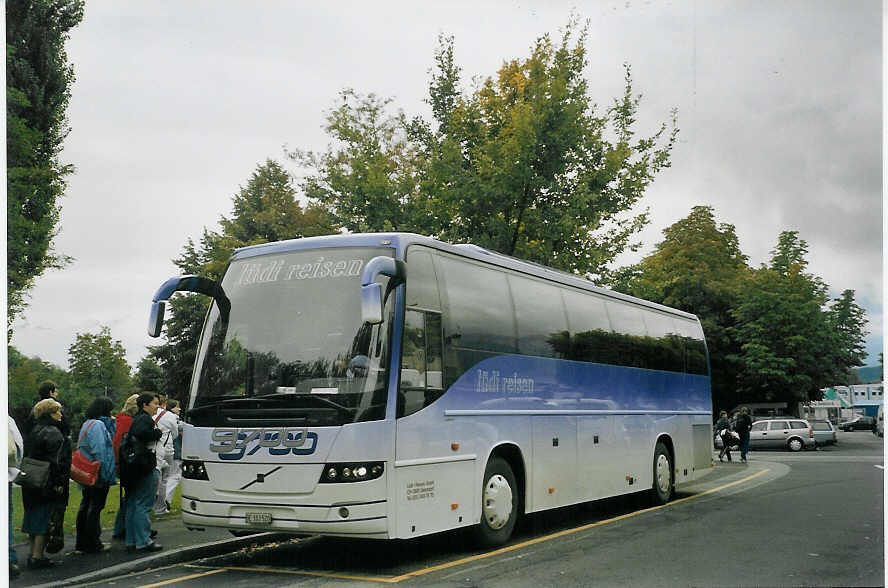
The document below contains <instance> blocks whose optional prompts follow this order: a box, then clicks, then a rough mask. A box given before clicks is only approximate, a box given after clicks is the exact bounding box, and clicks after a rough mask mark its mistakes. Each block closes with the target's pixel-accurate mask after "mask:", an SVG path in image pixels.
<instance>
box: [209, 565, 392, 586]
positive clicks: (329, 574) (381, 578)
mask: <svg viewBox="0 0 888 588" xmlns="http://www.w3.org/2000/svg"><path fill="white" fill-rule="evenodd" d="M222 569H223V570H231V571H237V572H263V573H266V574H291V575H297V576H320V577H321V578H337V579H340V580H364V581H365V582H381V583H384V584H391V583H392V582H400V581H401V580H395V579H393V578H390V577H385V576H355V575H352V574H335V573H333V572H312V571H308V570H277V569H274V568H246V567H238V566H226V567H224V568H222Z"/></svg>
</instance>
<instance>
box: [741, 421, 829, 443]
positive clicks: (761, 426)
mask: <svg viewBox="0 0 888 588" xmlns="http://www.w3.org/2000/svg"><path fill="white" fill-rule="evenodd" d="M814 447H815V441H814V429H813V428H812V427H811V425H810V424H809V423H808V421H806V420H804V419H796V418H786V419H769V420H767V421H756V422H754V423H752V429H750V430H749V448H750V449H789V450H790V451H801V450H802V449H813V448H814Z"/></svg>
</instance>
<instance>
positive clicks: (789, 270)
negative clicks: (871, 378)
mask: <svg viewBox="0 0 888 588" xmlns="http://www.w3.org/2000/svg"><path fill="white" fill-rule="evenodd" d="M806 252H807V243H806V242H805V241H803V240H801V239H799V237H798V233H796V232H795V231H785V232H783V233H781V235H780V239H779V241H778V244H777V247H776V248H775V249H774V250H773V251H772V252H771V261H770V264H769V265H768V266H763V267H761V268H760V269H758V270H755V271H753V272H752V273H751V274H750V276H749V277H748V279H746V280H744V281H743V284H742V289H741V295H740V299H739V303H738V305H737V306H736V307H735V308H734V309H733V310H732V314H733V315H734V319H735V320H736V327H735V328H734V329H733V332H734V336H735V337H736V338H737V339H738V340H739V342H740V343H741V348H740V353H739V354H738V355H737V356H736V357H735V358H733V359H735V360H736V361H737V362H738V365H739V367H740V369H739V373H738V377H737V380H738V393H739V395H740V398H741V399H742V401H744V402H751V401H768V402H787V403H789V408H790V410H791V411H795V410H797V409H798V404H799V403H802V402H807V401H810V400H820V399H821V398H822V393H821V389H822V388H824V387H826V386H828V385H831V384H834V383H835V382H836V378H837V377H839V373H840V371H841V370H840V369H839V366H840V354H839V353H838V351H839V349H840V345H841V342H840V340H839V337H838V333H837V331H836V329H835V328H834V324H833V321H832V320H831V318H830V315H829V313H828V312H826V310H825V307H826V303H827V301H828V296H827V287H826V285H825V284H824V283H823V281H822V280H821V279H820V278H818V277H817V276H814V275H811V274H808V273H805V271H804V270H805V268H806V267H807V261H806V260H805V258H804V256H805V253H806ZM796 414H797V413H796Z"/></svg>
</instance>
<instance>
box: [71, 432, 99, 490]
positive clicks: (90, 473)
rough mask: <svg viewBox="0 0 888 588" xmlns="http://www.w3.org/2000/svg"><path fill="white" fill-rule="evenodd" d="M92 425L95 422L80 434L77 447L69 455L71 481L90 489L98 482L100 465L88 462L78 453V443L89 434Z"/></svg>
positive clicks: (95, 462) (97, 462)
mask: <svg viewBox="0 0 888 588" xmlns="http://www.w3.org/2000/svg"><path fill="white" fill-rule="evenodd" d="M94 424H96V421H93V422H91V423H90V424H89V427H87V428H86V430H85V431H83V433H81V434H80V439H79V440H78V441H77V445H78V447H77V449H76V450H75V451H74V453H73V454H72V455H71V479H72V480H74V481H75V482H77V483H78V484H82V485H84V486H90V487H91V486H95V485H96V482H97V481H98V480H99V468H100V467H101V465H102V464H101V462H99V461H90V460H89V459H88V458H87V457H86V456H85V455H83V453H82V452H81V451H80V442H81V441H83V437H84V435H86V434H87V433H88V432H89V430H90V428H92V426H93V425H94Z"/></svg>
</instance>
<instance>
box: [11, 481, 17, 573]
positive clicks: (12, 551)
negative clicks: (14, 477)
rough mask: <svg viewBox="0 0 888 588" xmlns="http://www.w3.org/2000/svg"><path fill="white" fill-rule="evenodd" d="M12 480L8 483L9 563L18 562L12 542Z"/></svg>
mask: <svg viewBox="0 0 888 588" xmlns="http://www.w3.org/2000/svg"><path fill="white" fill-rule="evenodd" d="M12 526H13V525H12V482H10V483H9V563H11V564H18V554H17V553H16V552H15V547H14V546H13V543H12Z"/></svg>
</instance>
